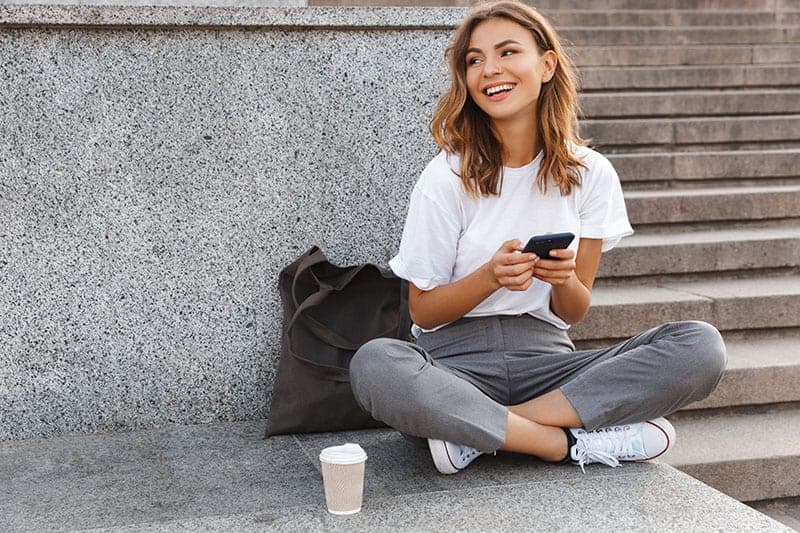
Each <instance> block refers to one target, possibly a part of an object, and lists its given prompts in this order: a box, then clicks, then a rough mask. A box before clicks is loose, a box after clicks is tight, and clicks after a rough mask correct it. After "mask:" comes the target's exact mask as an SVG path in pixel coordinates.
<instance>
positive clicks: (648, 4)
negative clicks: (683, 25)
mask: <svg viewBox="0 0 800 533" xmlns="http://www.w3.org/2000/svg"><path fill="white" fill-rule="evenodd" d="M589 4H590V5H591V8H592V9H624V10H629V9H658V10H663V9H695V10H704V11H711V10H738V9H741V10H758V11H761V10H765V9H776V10H782V9H798V8H800V1H798V0H593V1H592V2H590V3H589ZM536 6H537V8H538V9H541V10H543V11H545V10H548V9H586V8H587V2H586V0H537V1H536Z"/></svg>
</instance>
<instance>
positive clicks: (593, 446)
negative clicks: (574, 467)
mask: <svg viewBox="0 0 800 533" xmlns="http://www.w3.org/2000/svg"><path fill="white" fill-rule="evenodd" d="M637 436H639V435H638V433H633V434H632V433H631V431H630V430H622V431H600V432H594V431H593V432H587V433H581V434H579V435H576V439H577V442H576V443H575V454H574V455H575V456H574V457H573V459H575V460H577V461H578V465H579V466H580V467H581V471H582V472H583V473H584V474H585V473H586V468H585V467H584V465H586V464H589V463H603V464H605V465H608V466H610V467H611V468H614V467H617V466H619V459H618V457H630V456H632V455H634V451H636V450H635V448H634V445H635V443H637V442H638V444H639V448H641V447H642V442H641V438H639V439H636V437H637Z"/></svg>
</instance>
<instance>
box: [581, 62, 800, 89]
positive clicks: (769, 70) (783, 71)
mask: <svg viewBox="0 0 800 533" xmlns="http://www.w3.org/2000/svg"><path fill="white" fill-rule="evenodd" d="M580 79H581V88H582V90H584V91H592V90H610V89H620V90H634V89H642V90H651V89H705V88H712V87H716V88H733V89H741V88H742V87H783V86H794V85H800V66H798V65H752V66H721V67H715V66H709V67H661V68H658V67H629V68H615V67H610V68H595V67H592V68H584V69H581V70H580Z"/></svg>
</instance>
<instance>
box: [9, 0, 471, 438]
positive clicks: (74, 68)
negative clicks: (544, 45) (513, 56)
mask: <svg viewBox="0 0 800 533" xmlns="http://www.w3.org/2000/svg"><path fill="white" fill-rule="evenodd" d="M14 9H16V10H18V12H19V13H22V12H24V11H25V10H33V11H36V12H39V13H45V14H46V13H51V15H52V13H61V14H62V15H64V16H65V17H69V16H70V14H73V15H75V18H74V19H71V20H72V21H73V22H74V23H76V24H78V23H80V24H84V23H85V24H88V25H90V27H76V26H70V27H53V26H48V27H44V28H42V27H36V26H27V27H25V28H11V27H9V26H8V25H7V24H6V25H5V26H3V27H0V79H3V80H6V83H2V84H0V116H2V121H0V228H2V229H1V230H0V309H3V312H2V313H0V359H2V361H4V363H3V364H2V365H0V398H2V402H0V440H3V439H22V438H29V437H33V436H47V435H54V434H64V433H74V432H94V431H107V430H117V429H131V428H146V427H155V426H159V425H163V424H168V423H207V422H212V421H218V420H246V419H252V418H261V417H264V416H265V415H266V406H267V405H268V401H269V393H270V389H271V382H272V376H273V372H274V368H275V365H276V363H277V359H278V353H279V349H280V323H281V309H280V301H279V298H278V294H277V287H276V285H277V274H278V271H279V270H280V268H282V267H283V266H284V265H287V264H288V263H290V262H291V261H292V260H293V259H294V258H295V257H297V256H298V255H299V254H300V253H301V252H304V251H305V250H307V249H308V248H309V247H310V246H311V245H312V244H318V245H321V246H322V247H323V248H324V250H325V252H326V253H327V254H328V255H329V257H330V258H331V260H332V261H334V262H336V263H339V264H353V263H360V262H364V261H370V262H375V263H380V264H385V263H386V261H387V260H388V259H389V258H390V257H391V255H392V254H394V253H395V251H396V247H397V242H398V240H399V238H400V232H401V231H402V226H403V220H404V218H405V212H406V208H407V203H408V194H409V193H410V190H411V187H412V186H413V184H414V182H415V181H416V179H417V177H418V176H419V173H420V172H421V170H422V169H423V168H424V167H425V165H426V164H427V163H428V161H430V159H431V158H432V157H433V156H434V155H435V154H436V151H437V149H436V146H435V144H434V143H433V142H432V140H431V139H430V136H429V134H428V133H427V122H428V120H429V117H430V116H431V114H432V110H433V106H434V103H435V101H436V97H437V96H438V94H439V93H440V92H441V90H442V87H443V85H444V83H445V81H446V79H445V67H444V60H443V50H444V47H445V45H446V43H447V39H448V37H449V32H448V31H445V30H437V29H430V28H426V29H419V30H410V31H409V30H392V29H387V28H386V27H385V26H384V27H383V28H382V29H381V30H373V29H369V28H368V27H367V26H368V25H369V24H373V23H376V24H377V23H380V24H381V25H384V24H391V20H392V16H391V13H395V14H396V15H395V16H394V20H395V21H396V22H397V23H398V24H406V23H407V22H408V21H409V20H411V21H412V22H413V21H414V18H413V17H414V16H417V17H418V18H417V19H416V20H417V22H419V23H426V24H431V25H435V24H441V23H442V21H443V20H445V17H446V16H447V15H446V13H447V12H448V11H447V10H446V9H445V10H435V9H434V10H428V11H426V10H410V11H409V10H401V9H395V10H393V9H384V10H337V9H329V10H314V9H309V10H306V9H268V8H263V9H242V10H239V9H224V8H220V9H215V8H205V9H201V8H144V7H130V8H125V7H109V8H105V7H102V8H100V7H85V6H84V7H80V8H78V7H75V8H67V7H55V6H54V7H38V8H34V7H25V6H2V8H0V12H1V13H4V14H8V13H9V12H10V10H14ZM37 10H38V11H37ZM52 10H55V11H52ZM456 11H457V10H453V12H454V13H455V12H456ZM414 13H417V15H414ZM401 14H402V15H403V16H402V17H401V16H400V15H401ZM228 15H230V17H232V18H230V19H226V16H228ZM52 16H53V17H54V18H53V20H54V21H58V20H59V19H58V17H56V16H55V15H52ZM173 17H177V18H178V20H179V21H182V22H180V23H183V24H186V26H182V27H181V28H182V29H181V30H180V31H176V30H175V29H174V28H160V29H153V28H150V29H143V28H141V27H136V26H135V24H140V23H142V24H143V23H152V24H167V23H169V22H170V21H171V20H172V18H173ZM181 17H183V18H182V19H181ZM409 17H410V18H409ZM5 20H6V22H8V18H7V17H6V18H5ZM65 20H67V21H69V20H70V19H69V18H67V19H65ZM248 21H249V22H253V23H254V24H256V25H258V24H264V25H265V26H264V27H263V28H260V29H252V28H251V29H244V28H242V27H237V26H228V27H224V28H219V27H217V28H209V27H193V26H192V24H200V25H202V24H219V25H221V26H222V25H225V24H231V25H233V24H238V23H247V22H248ZM303 21H306V22H308V24H311V26H302V24H303ZM425 21H427V22H425ZM114 23H119V24H121V25H124V24H134V26H121V27H108V26H106V25H107V24H114ZM270 24H271V25H279V27H278V26H269V25H270ZM357 24H361V26H359V27H357V28H354V27H352V25H357ZM284 25H288V26H284ZM292 25H295V26H292ZM325 25H331V26H334V25H336V26H335V28H333V29H331V28H327V29H326V28H321V27H319V26H325ZM387 50H393V53H394V54H400V55H402V56H403V57H404V59H403V61H394V60H387V57H388V56H387V55H386V51H387Z"/></svg>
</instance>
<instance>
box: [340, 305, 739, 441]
mask: <svg viewBox="0 0 800 533" xmlns="http://www.w3.org/2000/svg"><path fill="white" fill-rule="evenodd" d="M726 361H727V354H726V351H725V345H724V343H723V341H722V337H721V336H720V334H719V332H718V331H717V330H716V329H715V328H714V327H713V326H711V325H709V324H706V323H705V322H696V321H689V322H673V323H669V324H664V325H662V326H658V327H656V328H653V329H651V330H648V331H646V332H644V333H641V334H639V335H637V336H635V337H632V338H631V339H628V340H626V341H624V342H621V343H619V344H617V345H615V346H611V347H608V348H603V349H598V350H581V351H575V348H574V345H573V344H572V341H570V339H569V337H568V336H567V332H566V331H564V330H561V329H558V328H557V327H555V326H553V325H551V324H549V323H546V322H543V321H541V320H539V319H536V318H534V317H532V316H530V315H523V316H493V317H485V318H483V317H481V318H462V319H460V320H458V321H456V322H453V323H452V324H449V325H447V326H445V327H444V328H441V329H439V330H436V331H433V332H430V333H423V334H422V335H421V336H420V337H419V338H418V339H417V340H416V343H410V342H405V341H400V340H397V339H375V340H372V341H370V342H368V343H366V344H365V345H364V346H362V347H361V348H360V349H359V350H358V351H357V352H356V354H355V356H353V359H352V361H351V363H350V382H351V385H352V388H353V393H354V395H355V397H356V400H357V401H358V403H359V404H360V405H361V407H362V408H364V410H366V411H367V412H369V413H371V414H372V416H373V417H374V418H375V419H376V420H381V421H383V422H385V423H386V424H388V425H389V426H391V427H393V428H395V429H397V430H399V431H401V432H403V433H405V434H407V435H412V436H417V437H423V438H436V439H442V440H447V441H451V442H456V443H459V444H466V445H468V446H472V447H474V448H477V449H478V450H481V451H483V452H489V453H490V452H493V451H495V450H497V449H498V448H500V447H501V446H502V444H503V442H505V432H506V422H507V417H508V408H507V407H506V406H509V405H516V404H519V403H522V402H525V401H527V400H530V399H532V398H536V397H538V396H541V395H542V394H545V393H546V392H549V391H553V390H557V389H558V390H561V392H562V393H563V394H564V396H565V397H566V398H567V400H568V401H569V402H570V403H571V404H572V406H573V407H574V408H575V410H576V411H577V412H578V415H579V416H580V418H581V421H582V422H583V426H584V427H585V428H586V429H587V430H590V431H591V430H593V429H596V428H599V427H604V426H609V425H617V424H626V423H633V422H643V421H645V420H651V419H653V418H657V417H659V416H664V415H667V414H669V413H672V412H674V411H676V410H678V409H680V408H681V407H683V406H684V405H687V404H689V403H691V402H694V401H697V400H701V399H703V398H705V397H706V396H708V395H709V394H711V392H712V391H713V390H714V388H716V386H717V384H718V383H719V380H720V379H721V377H722V373H723V371H724V369H725V363H726Z"/></svg>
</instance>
